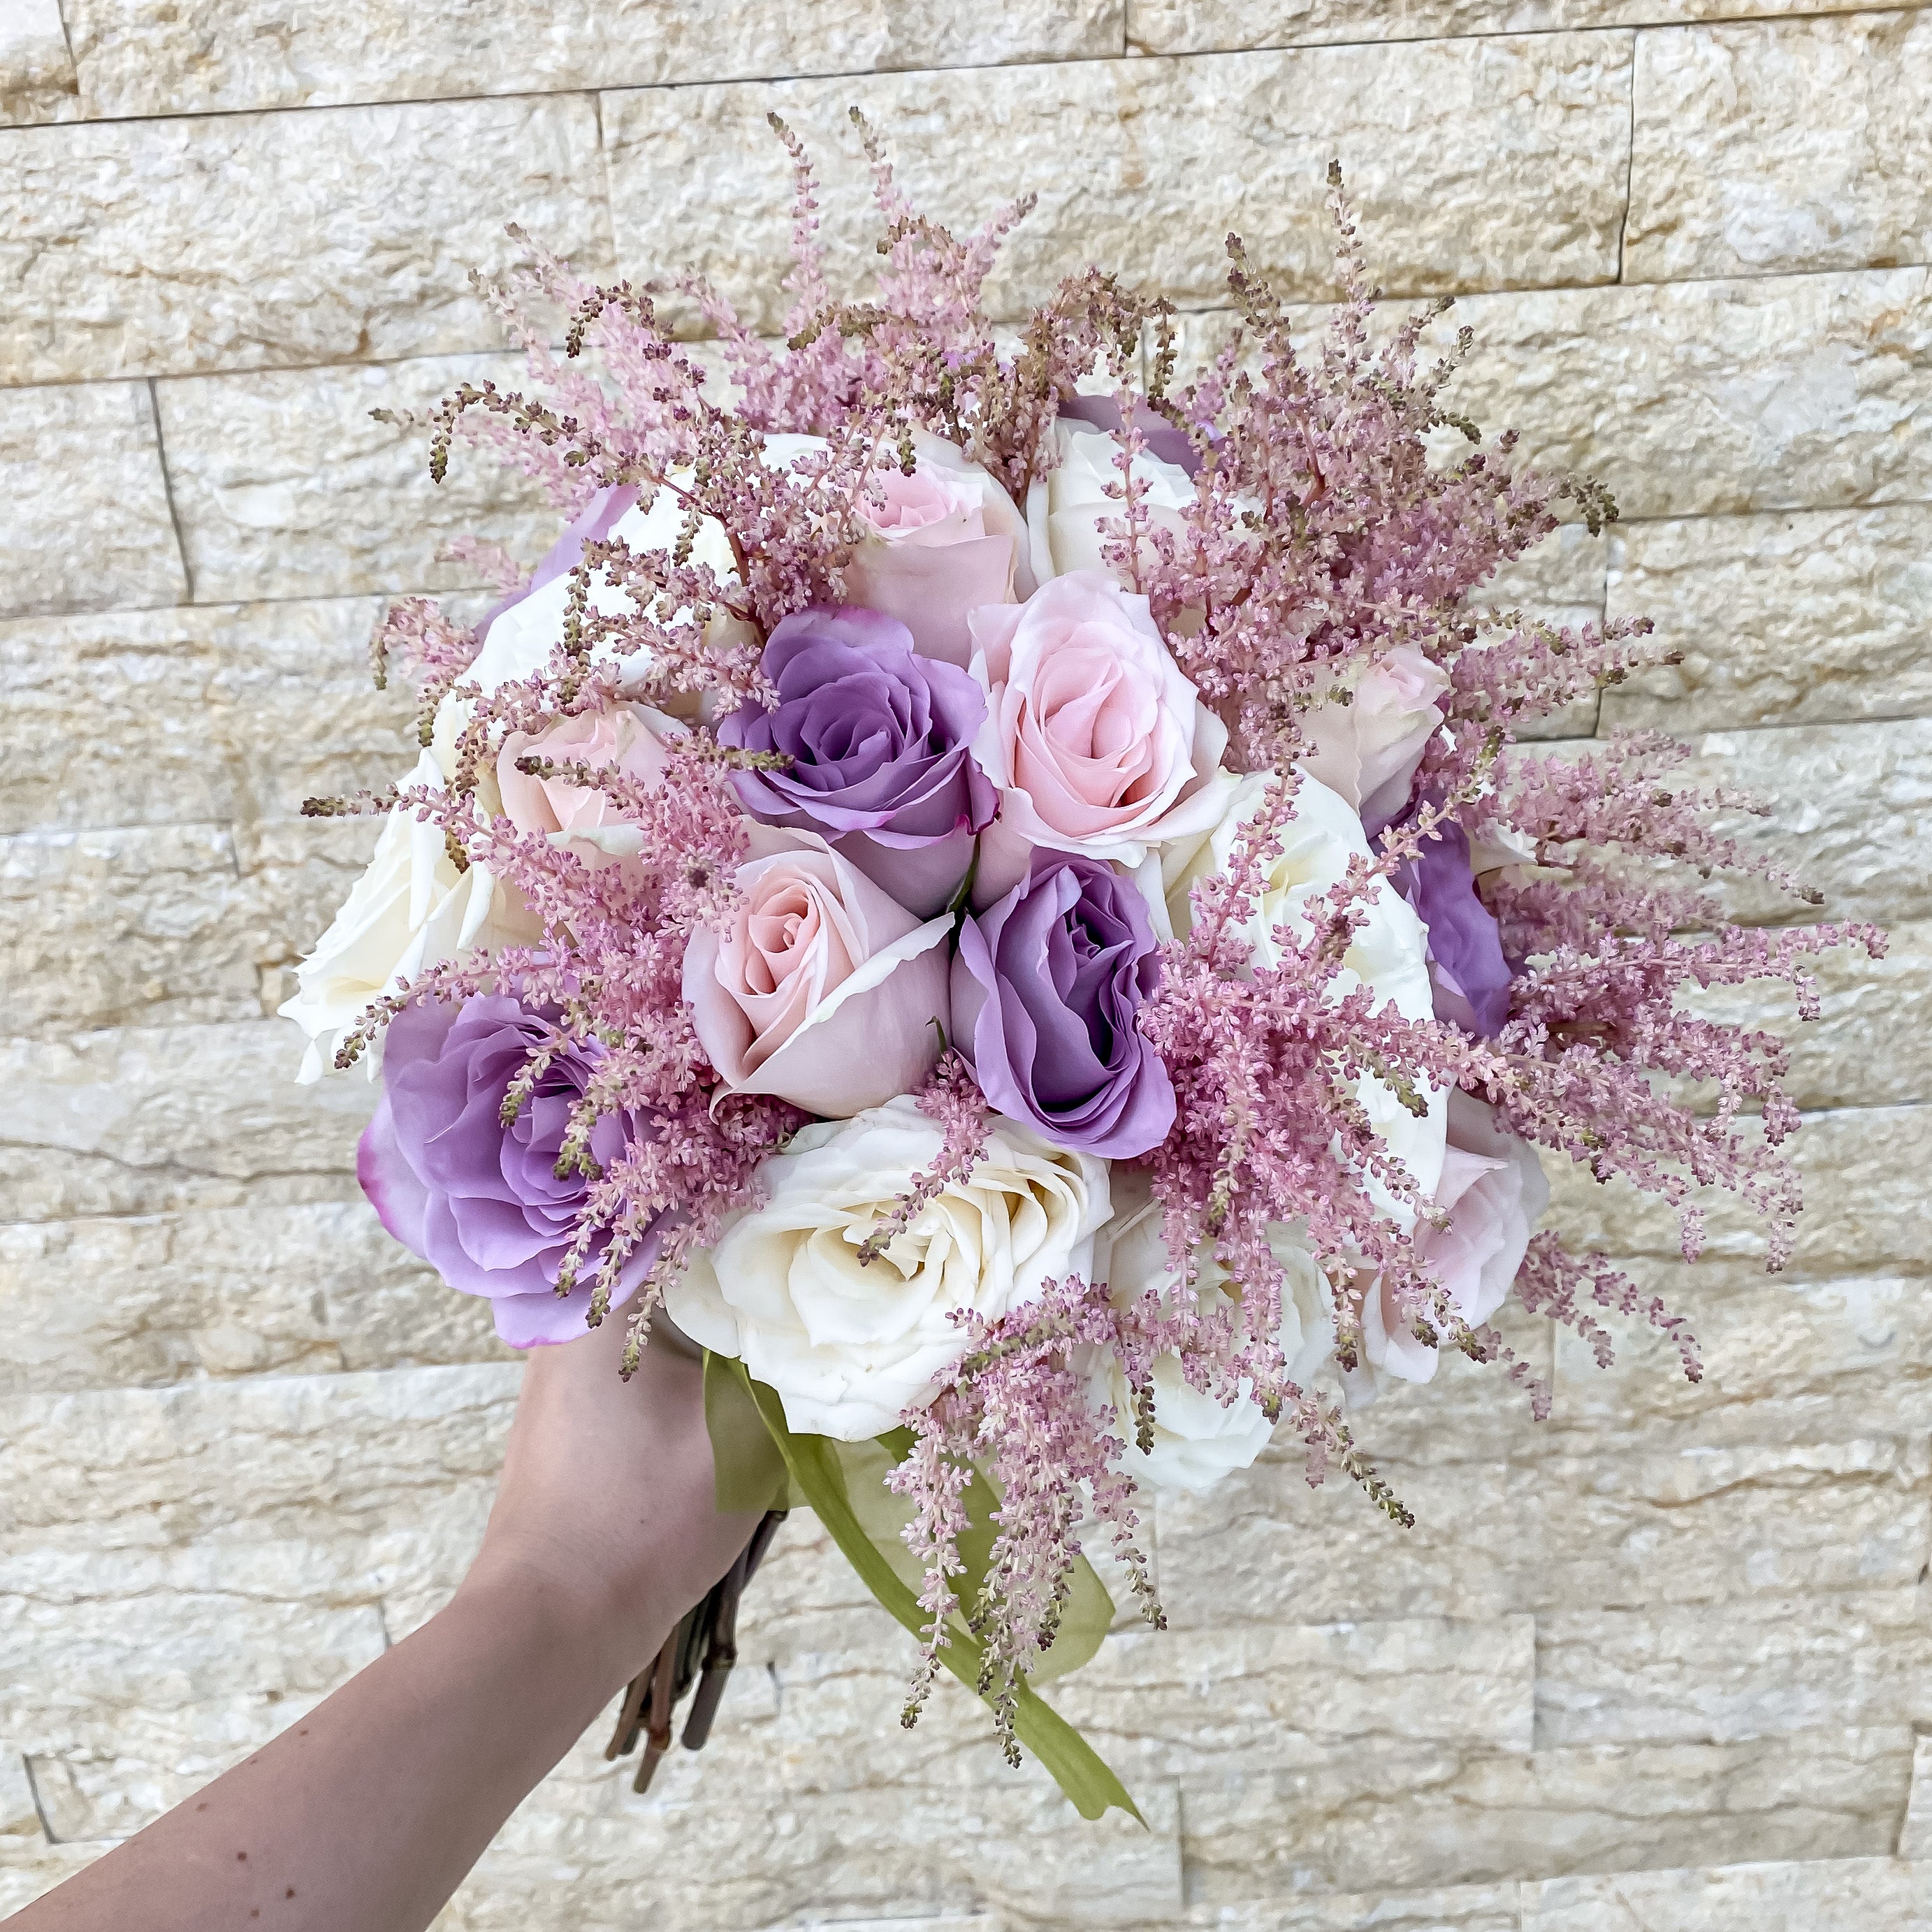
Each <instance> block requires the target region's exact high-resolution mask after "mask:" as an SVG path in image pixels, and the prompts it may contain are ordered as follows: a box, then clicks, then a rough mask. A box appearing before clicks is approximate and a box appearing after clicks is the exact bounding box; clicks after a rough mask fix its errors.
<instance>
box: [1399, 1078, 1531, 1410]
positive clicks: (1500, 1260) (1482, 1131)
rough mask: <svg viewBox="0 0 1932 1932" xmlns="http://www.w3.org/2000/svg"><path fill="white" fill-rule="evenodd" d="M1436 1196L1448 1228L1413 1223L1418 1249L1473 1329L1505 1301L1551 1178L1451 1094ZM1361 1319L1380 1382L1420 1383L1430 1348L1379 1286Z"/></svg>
mask: <svg viewBox="0 0 1932 1932" xmlns="http://www.w3.org/2000/svg"><path fill="white" fill-rule="evenodd" d="M1435 1201H1436V1205H1437V1206H1438V1207H1439V1208H1447V1209H1448V1211H1449V1225H1448V1226H1447V1227H1446V1228H1435V1227H1432V1226H1430V1224H1429V1223H1427V1222H1426V1221H1424V1222H1420V1223H1418V1225H1417V1229H1416V1237H1415V1244H1416V1252H1417V1253H1418V1254H1419V1255H1420V1256H1421V1258H1422V1259H1423V1261H1424V1262H1425V1263H1426V1264H1427V1266H1428V1268H1429V1270H1430V1272H1431V1273H1432V1274H1433V1275H1434V1276H1435V1277H1436V1280H1438V1281H1439V1282H1440V1283H1442V1286H1444V1287H1445V1289H1448V1292H1449V1303H1450V1306H1451V1307H1452V1308H1454V1310H1455V1311H1456V1312H1457V1314H1459V1315H1460V1316H1462V1318H1463V1320H1464V1321H1466V1322H1468V1323H1469V1324H1470V1325H1471V1326H1472V1327H1474V1326H1475V1325H1476V1324H1478V1322H1487V1320H1488V1319H1490V1316H1492V1315H1493V1314H1494V1313H1496V1310H1498V1309H1499V1308H1500V1307H1502V1305H1503V1303H1504V1301H1505V1300H1506V1299H1507V1298H1508V1295H1509V1292H1510V1285H1511V1283H1513V1282H1514V1280H1516V1277H1517V1270H1518V1269H1519V1268H1521V1267H1522V1266H1523V1256H1524V1255H1525V1253H1526V1252H1527V1251H1528V1250H1529V1238H1530V1236H1531V1235H1532V1234H1533V1233H1534V1232H1535V1229H1536V1224H1537V1223H1538V1221H1539V1220H1541V1218H1542V1216H1543V1211H1544V1208H1547V1207H1548V1206H1549V1205H1550V1183H1549V1182H1548V1181H1547V1180H1546V1179H1545V1178H1544V1172H1543V1164H1542V1163H1541V1161H1539V1160H1538V1159H1537V1157H1536V1151H1535V1149H1534V1148H1532V1147H1529V1145H1526V1143H1525V1142H1522V1141H1520V1140H1519V1139H1517V1137H1516V1136H1515V1135H1514V1134H1511V1133H1505V1131H1504V1130H1503V1129H1502V1128H1501V1127H1498V1126H1497V1124H1496V1115H1494V1113H1493V1112H1491V1110H1490V1109H1489V1108H1488V1107H1487V1106H1485V1105H1484V1103H1483V1102H1481V1100H1477V1099H1475V1097H1474V1096H1472V1095H1471V1094H1464V1093H1462V1092H1460V1091H1457V1092H1453V1093H1451V1094H1450V1096H1449V1146H1448V1152H1447V1154H1445V1156H1444V1158H1443V1163H1442V1180H1441V1181H1439V1183H1438V1184H1437V1185H1436V1194H1435ZM1362 1317H1363V1319H1362V1331H1363V1336H1362V1340H1363V1352H1364V1355H1366V1356H1367V1359H1368V1364H1369V1367H1370V1370H1371V1371H1380V1372H1381V1373H1380V1375H1378V1376H1376V1380H1377V1381H1378V1382H1379V1381H1380V1379H1382V1376H1396V1377H1397V1378H1399V1379H1400V1380H1402V1381H1403V1382H1427V1381H1428V1380H1429V1379H1430V1377H1431V1376H1433V1375H1434V1374H1435V1373H1436V1350H1435V1349H1432V1348H1430V1347H1429V1346H1427V1344H1425V1343H1423V1342H1421V1341H1420V1340H1418V1339H1417V1337H1416V1335H1415V1330H1414V1327H1413V1325H1412V1322H1411V1321H1409V1320H1406V1319H1404V1318H1403V1314H1402V1312H1401V1310H1400V1309H1399V1308H1398V1307H1396V1306H1395V1304H1394V1296H1393V1295H1389V1294H1388V1293H1386V1292H1385V1291H1384V1290H1383V1289H1382V1287H1381V1286H1380V1285H1379V1283H1378V1284H1376V1285H1375V1286H1372V1287H1371V1288H1370V1290H1369V1293H1368V1297H1367V1301H1366V1303H1365V1304H1364V1308H1363V1310H1362Z"/></svg>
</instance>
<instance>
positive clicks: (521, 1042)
mask: <svg viewBox="0 0 1932 1932" xmlns="http://www.w3.org/2000/svg"><path fill="white" fill-rule="evenodd" d="M554 1037H555V1029H554V1028H553V1026H552V1025H551V1024H550V1022H549V1021H548V1020H547V1019H544V1018H543V1017H542V1016H541V1015H539V1014H536V1013H529V1012H526V1010H524V1009H523V1007H520V1006H519V1005H518V1004H517V1002H516V1001H514V1000H512V999H509V998H506V997H505V996H504V995H501V994H478V995H476V996H475V998H472V999H469V1000H466V1001H464V1002H463V1006H462V1007H461V1008H460V1010H459V1009H458V1008H455V1007H449V1006H413V1007H405V1008H404V1010H403V1011H402V1012H401V1013H398V1015H397V1016H396V1017H395V1019H393V1020H392V1021H391V1022H390V1023H389V1034H388V1035H387V1037H386V1040H384V1043H383V1098H382V1100H381V1103H380V1104H379V1105H378V1106H377V1109H376V1113H375V1118H374V1119H372V1120H371V1121H370V1123H369V1124H368V1127H367V1128H366V1129H365V1130H364V1132H363V1135H362V1145H361V1146H360V1147H359V1148H357V1150H356V1178H357V1179H358V1180H359V1181H361V1183H362V1191H363V1193H365V1194H367V1195H368V1197H369V1199H370V1200H371V1202H372V1203H373V1204H374V1207H375V1210H376V1212H377V1214H378V1215H379V1216H380V1217H381V1219H382V1223H383V1226H384V1227H386V1229H389V1232H390V1233H391V1234H392V1235H395V1238H396V1239H397V1240H398V1241H401V1243H402V1244H403V1246H404V1247H406V1248H407V1249H409V1250H410V1251H411V1253H414V1254H418V1255H420V1256H422V1259H424V1260H425V1261H426V1262H428V1263H429V1265H431V1267H432V1268H434V1269H435V1270H436V1271H437V1273H438V1274H440V1275H441V1276H442V1277H443V1280H445V1281H446V1282H447V1283H449V1285H450V1286H451V1287H452V1288H454V1289H460V1290H461V1291H462V1292H463V1293H464V1294H465V1295H487V1296H488V1297H489V1298H490V1301H491V1302H492V1303H493V1304H494V1313H495V1316H496V1333H497V1334H499V1335H500V1336H501V1337H502V1338H503V1340H505V1342H507V1343H509V1344H510V1346H511V1347H512V1348H514V1349H527V1348H530V1347H532V1346H535V1345H536V1344H538V1343H544V1342H568V1341H569V1340H571V1339H573V1337H576V1336H578V1335H580V1334H583V1318H584V1314H585V1312H586V1310H588V1308H589V1305H590V1283H591V1282H592V1280H593V1279H594V1277H595V1264H596V1262H597V1261H598V1259H600V1258H601V1247H593V1248H592V1251H591V1254H590V1256H589V1262H588V1263H587V1264H586V1266H585V1268H584V1269H583V1283H584V1285H583V1286H581V1287H580V1288H577V1289H573V1290H572V1291H571V1292H570V1294H568V1295H563V1296H559V1295H558V1294H557V1293H556V1277H557V1269H558V1266H559V1264H560V1263H561V1262H562V1259H563V1256H564V1252H565V1250H566V1249H567V1248H568V1247H569V1245H570V1241H571V1235H573V1233H574V1232H575V1228H576V1217H577V1211H578V1210H579V1209H580V1208H581V1207H582V1206H583V1196H584V1190H585V1187H586V1181H585V1180H584V1178H583V1176H582V1175H580V1174H577V1173H574V1172H573V1173H571V1174H570V1175H568V1176H559V1175H558V1173H557V1172H556V1159H557V1155H558V1154H559V1151H561V1149H562V1145H563V1136H564V1133H565V1130H566V1128H567V1127H568V1125H569V1123H570V1114H571V1108H572V1107H573V1106H574V1105H575V1104H576V1103H577V1101H578V1100H580V1099H581V1098H582V1097H583V1090H584V1088H585V1086H586V1084H587V1083H588V1082H589V1079H590V1076H592V1073H595V1070H596V1068H597V1064H598V1061H600V1060H601V1059H602V1058H603V1052H602V1049H601V1048H599V1047H598V1046H597V1045H596V1044H595V1042H594V1041H572V1042H571V1043H570V1044H569V1045H568V1046H565V1047H564V1048H563V1049H562V1050H561V1051H560V1052H559V1053H558V1054H557V1055H556V1058H554V1059H553V1060H552V1061H551V1062H550V1065H549V1066H548V1067H547V1068H546V1069H545V1070H544V1073H543V1076H542V1077H541V1079H539V1080H538V1082H537V1083H536V1089H535V1092H534V1093H532V1094H531V1096H530V1097H529V1100H527V1101H526V1103H524V1106H523V1109H522V1111H521V1112H520V1113H519V1114H518V1115H517V1118H516V1119H515V1121H514V1122H513V1123H512V1124H511V1125H510V1126H508V1127H505V1126H504V1125H503V1122H502V1105H503V1097H504V1094H505V1092H506V1091H508V1088H509V1085H510V1082H511V1081H512V1080H514V1079H515V1078H516V1076H517V1075H518V1074H519V1073H521V1072H522V1071H523V1068H524V1066H525V1064H526V1063H527V1062H528V1061H529V1057H530V1054H531V1052H532V1049H534V1048H536V1047H538V1046H542V1045H543V1044H544V1043H546V1042H547V1041H550V1040H553V1038H554ZM644 1131H645V1129H644V1127H643V1124H641V1123H640V1122H639V1121H637V1118H635V1117H634V1116H629V1115H619V1114H607V1115H604V1118H602V1119H601V1120H600V1121H598V1123H597V1124H596V1126H595V1127H594V1128H592V1130H591V1136H590V1152H591V1155H592V1158H593V1159H594V1160H595V1161H596V1162H597V1164H598V1166H600V1167H608V1166H610V1163H611V1162H613V1160H616V1158H617V1157H619V1155H620V1154H622V1153H623V1152H624V1151H625V1148H627V1147H628V1146H629V1145H630V1144H631V1141H632V1140H633V1139H634V1138H636V1137H637V1136H638V1135H639V1134H640V1133H643V1132H644ZM657 1252H658V1243H657V1239H656V1237H655V1235H652V1236H649V1237H648V1238H646V1239H645V1240H644V1241H641V1242H640V1243H639V1244H637V1247H634V1249H632V1250H631V1253H629V1254H628V1256H626V1257H625V1261H624V1265H623V1271H622V1274H621V1275H620V1276H619V1279H618V1282H617V1286H616V1289H615V1290H614V1292H613V1294H612V1296H611V1302H612V1305H613V1307H614V1306H616V1304H619V1303H620V1302H622V1301H628V1299H629V1298H630V1297H631V1295H633V1294H634V1293H635V1292H636V1291H637V1286H638V1284H639V1283H641V1282H642V1281H643V1278H644V1277H645V1276H646V1274H649V1272H650V1269H651V1265H652V1262H655V1260H656V1259H657Z"/></svg>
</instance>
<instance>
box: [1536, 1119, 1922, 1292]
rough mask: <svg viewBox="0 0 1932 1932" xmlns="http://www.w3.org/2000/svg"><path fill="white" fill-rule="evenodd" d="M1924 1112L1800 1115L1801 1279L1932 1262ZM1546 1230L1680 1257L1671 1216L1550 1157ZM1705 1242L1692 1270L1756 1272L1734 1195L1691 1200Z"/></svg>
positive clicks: (1752, 1243)
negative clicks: (1922, 1179)
mask: <svg viewBox="0 0 1932 1932" xmlns="http://www.w3.org/2000/svg"><path fill="white" fill-rule="evenodd" d="M1928 1135H1932V1109H1927V1108H1923V1107H1852V1108H1847V1109H1844V1110H1843V1111H1842V1112H1836V1113H1829V1114H1814V1115H1811V1116H1809V1117H1808V1118H1807V1119H1806V1121H1805V1123H1804V1125H1803V1127H1802V1129H1801V1130H1800V1131H1799V1134H1798V1136H1797V1138H1796V1140H1795V1141H1793V1142H1791V1143H1790V1144H1789V1145H1790V1151H1791V1152H1792V1154H1793V1158H1794V1159H1795V1160H1796V1164H1797V1167H1798V1171H1799V1176H1800V1178H1801V1179H1802V1181H1803V1182H1804V1183H1805V1190H1806V1196H1807V1199H1808V1201H1809V1202H1810V1204H1811V1205H1810V1206H1809V1207H1808V1209H1807V1210H1806V1212H1805V1215H1804V1217H1803V1218H1802V1220H1800V1221H1799V1224H1798V1238H1797V1245H1796V1250H1795V1252H1794V1253H1793V1258H1792V1262H1791V1272H1792V1274H1793V1275H1794V1277H1797V1278H1799V1279H1801V1280H1808V1281H1823V1280H1832V1279H1834V1278H1835V1277H1838V1276H1840V1275H1861V1276H1875V1275H1883V1274H1894V1273H1895V1274H1918V1273H1920V1272H1921V1271H1924V1269H1926V1268H1927V1266H1928V1265H1932V1231H1928V1230H1927V1226H1926V1217H1925V1215H1924V1210H1923V1208H1922V1205H1921V1198H1922V1190H1921V1187H1920V1185H1919V1181H1918V1177H1919V1176H1920V1175H1921V1174H1922V1173H1923V1172H1924V1171H1925V1162H1926V1151H1925V1150H1926V1146H1927V1136H1928ZM1552 1181H1553V1192H1552V1196H1551V1200H1550V1215H1549V1223H1548V1225H1550V1226H1555V1227H1558V1228H1560V1229H1562V1232H1563V1236H1564V1239H1565V1242H1566V1243H1568V1244H1569V1245H1571V1247H1574V1248H1575V1249H1577V1250H1578V1251H1579V1252H1581V1251H1582V1250H1584V1249H1586V1248H1596V1249H1600V1250H1604V1252H1607V1253H1609V1254H1610V1255H1612V1256H1615V1257H1616V1258H1618V1259H1624V1258H1631V1259H1641V1260H1644V1261H1648V1262H1657V1263H1666V1262H1671V1261H1673V1260H1674V1259H1676V1257H1677V1255H1678V1252H1679V1250H1678V1231H1677V1230H1678V1217H1677V1214H1676V1211H1675V1210H1674V1209H1673V1208H1670V1207H1669V1206H1668V1205H1666V1204H1665V1203H1664V1202H1662V1201H1661V1200H1660V1199H1658V1197H1657V1196H1655V1195H1650V1194H1640V1193H1638V1192H1637V1190H1636V1189H1635V1188H1634V1187H1630V1186H1629V1185H1628V1184H1626V1183H1625V1182H1623V1181H1610V1182H1606V1183H1601V1184H1600V1183H1598V1182H1596V1181H1592V1179H1590V1178H1589V1175H1587V1173H1585V1172H1583V1171H1581V1170H1580V1169H1565V1168H1560V1167H1556V1166H1555V1165H1554V1163H1553V1173H1552ZM1700 1205H1701V1206H1702V1207H1703V1211H1704V1220H1705V1230H1706V1241H1705V1246H1704V1250H1703V1256H1702V1257H1701V1258H1700V1260H1699V1261H1698V1262H1697V1270H1698V1272H1699V1274H1700V1275H1703V1274H1708V1275H1709V1277H1710V1278H1711V1279H1712V1280H1714V1281H1722V1282H1724V1283H1733V1282H1745V1281H1751V1280H1757V1279H1760V1278H1761V1277H1762V1271H1763V1265H1764V1245H1763V1233H1762V1229H1761V1227H1760V1224H1759V1223H1757V1220H1756V1219H1755V1217H1753V1216H1752V1215H1751V1214H1750V1213H1749V1212H1748V1211H1746V1210H1745V1208H1742V1207H1741V1206H1739V1205H1735V1203H1734V1200H1733V1197H1732V1196H1730V1195H1727V1194H1720V1193H1716V1192H1715V1190H1707V1191H1706V1195H1705V1196H1702V1197H1700Z"/></svg>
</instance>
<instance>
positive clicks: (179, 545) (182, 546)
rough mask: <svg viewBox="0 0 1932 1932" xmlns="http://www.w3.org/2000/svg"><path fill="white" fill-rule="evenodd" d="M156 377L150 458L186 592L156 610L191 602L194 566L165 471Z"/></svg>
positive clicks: (150, 403)
mask: <svg viewBox="0 0 1932 1932" xmlns="http://www.w3.org/2000/svg"><path fill="white" fill-rule="evenodd" d="M155 381H156V378H155V377H152V376H150V377H148V414H149V415H150V416H152V417H153V419H154V460H156V461H157V463H160V466H161V493H162V495H163V496H165V497H166V499H167V505H168V521H169V523H170V524H172V526H173V528H174V533H175V555H176V556H178V557H179V558H180V559H181V586H182V588H183V589H184V592H186V595H184V596H183V597H182V598H181V600H180V604H175V605H172V606H169V605H167V604H157V605H156V606H154V608H156V609H157V610H166V609H169V608H173V609H177V610H178V609H179V608H180V607H181V604H192V603H193V601H194V567H193V565H192V564H190V562H188V560H187V538H185V537H184V536H183V535H182V534H181V512H180V511H179V510H178V509H177V508H175V479H174V478H173V477H172V476H171V475H169V473H168V445H167V438H166V435H165V434H163V431H162V429H161V399H160V397H159V396H158V395H157V394H156V393H155V390H154V383H155Z"/></svg>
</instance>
